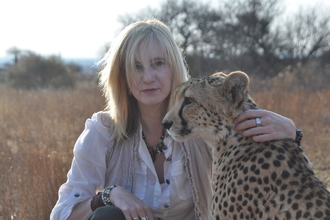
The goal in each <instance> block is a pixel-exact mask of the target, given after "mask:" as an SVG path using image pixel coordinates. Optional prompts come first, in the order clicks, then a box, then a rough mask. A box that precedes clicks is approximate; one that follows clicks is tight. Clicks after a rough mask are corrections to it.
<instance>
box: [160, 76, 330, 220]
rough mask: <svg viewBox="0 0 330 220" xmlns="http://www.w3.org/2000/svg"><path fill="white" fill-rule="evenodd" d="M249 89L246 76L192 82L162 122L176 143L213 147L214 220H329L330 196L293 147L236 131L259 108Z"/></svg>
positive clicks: (180, 91)
mask: <svg viewBox="0 0 330 220" xmlns="http://www.w3.org/2000/svg"><path fill="white" fill-rule="evenodd" d="M248 85H249V78H248V76H247V75H246V74H245V73H243V72H233V73H231V74H229V75H226V74H223V73H217V74H214V75H212V76H207V77H202V78H197V79H191V80H189V81H187V82H185V83H183V84H182V85H181V86H179V87H178V88H177V89H176V90H175V92H174V93H173V95H172V100H173V105H172V106H173V107H172V108H171V109H170V110H169V112H168V113H167V114H166V116H165V117H164V120H163V125H164V127H165V128H166V129H168V133H169V134H170V135H171V136H172V137H173V138H174V139H175V140H177V141H185V140H187V139H189V138H201V139H203V140H204V141H205V142H206V143H207V144H208V145H209V146H210V147H212V154H213V181H212V185H213V199H212V206H213V207H212V210H213V216H214V219H216V220H219V219H221V220H224V219H323V220H326V219H330V193H329V191H327V189H326V187H325V185H324V184H323V183H322V182H320V181H319V180H318V179H317V177H316V176H315V174H314V172H313V171H312V169H311V167H310V166H309V164H308V161H307V159H306V157H305V155H304V154H303V151H302V149H301V148H300V147H299V146H298V145H297V144H296V143H295V142H294V141H292V140H289V139H287V140H277V141H270V142H264V143H257V142H254V141H253V140H252V139H251V138H245V137H242V136H241V135H240V134H239V133H237V132H235V131H234V130H233V127H234V126H235V125H234V124H233V120H234V118H236V117H237V116H238V115H239V114H240V113H241V112H242V111H243V108H250V109H251V108H252V109H256V108H257V105H256V104H255V102H254V101H253V100H252V98H251V97H250V96H249V95H248Z"/></svg>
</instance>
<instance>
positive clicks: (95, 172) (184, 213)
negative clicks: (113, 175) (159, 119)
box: [50, 114, 196, 220]
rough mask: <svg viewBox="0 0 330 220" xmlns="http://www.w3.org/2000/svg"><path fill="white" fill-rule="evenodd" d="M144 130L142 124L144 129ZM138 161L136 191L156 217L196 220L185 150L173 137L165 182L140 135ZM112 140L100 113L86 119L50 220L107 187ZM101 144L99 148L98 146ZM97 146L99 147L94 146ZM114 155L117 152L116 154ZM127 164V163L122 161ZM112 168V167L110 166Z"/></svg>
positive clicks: (167, 153)
mask: <svg viewBox="0 0 330 220" xmlns="http://www.w3.org/2000/svg"><path fill="white" fill-rule="evenodd" d="M139 130H140V131H141V126H140V129H139ZM140 135H141V137H140V142H139V146H138V154H137V158H136V159H137V163H136V164H138V165H137V166H136V167H135V172H134V174H133V175H134V178H135V180H136V181H134V185H133V189H134V194H135V195H136V196H137V197H138V198H139V199H141V200H142V201H143V202H144V203H145V204H146V205H148V206H149V207H150V208H151V211H152V213H153V215H154V217H155V219H157V218H159V219H164V220H166V219H171V220H194V219H196V218H195V214H194V207H195V206H194V202H193V196H192V190H191V185H190V184H189V179H188V175H187V174H186V172H185V167H184V166H185V163H184V161H185V156H184V152H183V149H182V148H180V147H173V146H178V145H174V144H173V142H174V140H173V139H172V138H171V137H169V136H168V137H166V138H165V139H164V144H165V145H166V146H167V147H168V149H167V150H165V152H164V153H165V157H166V161H165V162H164V179H165V183H163V184H160V183H159V180H158V176H157V173H156V170H155V167H154V164H153V162H152V159H151V157H150V154H149V152H148V150H147V147H146V144H145V142H144V141H143V138H142V133H141V134H140ZM109 143H111V136H110V133H109V131H108V129H107V127H105V126H104V125H103V124H102V122H101V120H100V119H99V115H98V114H94V115H93V117H92V118H91V119H89V120H87V121H86V126H85V129H84V131H83V132H82V134H81V135H80V137H79V138H78V140H77V142H76V144H75V147H74V158H73V162H72V166H71V169H70V171H69V172H68V175H67V182H66V183H65V184H63V185H62V186H61V187H60V189H59V199H58V201H57V203H56V205H55V207H54V208H53V210H52V213H51V216H50V219H60V220H63V219H67V218H68V217H69V216H70V214H71V211H72V209H73V207H74V206H75V205H76V204H78V203H79V202H82V201H85V200H87V199H90V198H91V197H92V196H94V195H95V193H96V192H95V189H96V191H99V190H103V189H102V187H103V186H104V187H106V186H107V185H106V184H107V182H108V180H107V179H104V173H103V172H104V171H105V170H106V168H105V167H104V165H105V161H103V160H102V159H104V157H105V155H106V153H107V149H108V148H109ZM95 146H97V147H95ZM94 148H95V149H94ZM113 156H114V157H115V156H116V155H113ZM121 163H123V162H121ZM109 168H110V167H109Z"/></svg>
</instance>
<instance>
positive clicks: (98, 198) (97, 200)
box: [91, 192, 105, 212]
mask: <svg viewBox="0 0 330 220" xmlns="http://www.w3.org/2000/svg"><path fill="white" fill-rule="evenodd" d="M102 206H105V204H104V203H103V201H102V192H98V193H97V194H96V195H95V196H93V198H92V201H91V209H92V211H93V212H94V211H95V210H96V209H97V208H99V207H102Z"/></svg>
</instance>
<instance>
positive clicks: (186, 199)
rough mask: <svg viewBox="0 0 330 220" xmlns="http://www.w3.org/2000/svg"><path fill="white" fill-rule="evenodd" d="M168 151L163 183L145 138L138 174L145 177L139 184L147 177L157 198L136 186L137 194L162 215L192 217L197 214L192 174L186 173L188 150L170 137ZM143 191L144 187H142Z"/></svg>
mask: <svg viewBox="0 0 330 220" xmlns="http://www.w3.org/2000/svg"><path fill="white" fill-rule="evenodd" d="M164 144H165V145H166V146H167V150H165V151H164V153H165V157H166V161H165V163H164V179H165V183H163V184H160V183H159V180H158V177H157V173H156V170H155V166H154V164H153V162H152V159H151V157H150V154H149V152H148V150H147V146H146V144H145V142H144V140H143V139H142V138H140V144H139V156H138V160H139V163H138V164H140V167H139V169H138V170H137V173H136V175H140V178H141V180H140V181H137V184H139V183H142V182H143V181H147V182H148V183H147V189H148V190H153V191H154V194H153V195H154V196H153V198H145V197H144V196H145V195H146V194H145V193H143V192H141V191H139V190H135V195H136V196H137V197H139V198H140V199H141V200H142V201H143V202H144V203H145V204H147V205H148V206H149V207H150V208H151V211H152V213H153V215H154V217H155V218H156V217H158V218H161V219H173V220H185V219H186V220H192V219H195V217H194V202H193V199H192V192H191V187H190V184H189V182H188V177H187V176H186V175H185V169H184V164H185V160H184V158H185V157H184V154H183V150H182V148H178V147H177V148H174V149H173V147H172V146H173V139H172V138H170V137H166V138H165V139H164ZM142 191H143V190H142Z"/></svg>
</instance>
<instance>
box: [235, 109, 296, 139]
mask: <svg viewBox="0 0 330 220" xmlns="http://www.w3.org/2000/svg"><path fill="white" fill-rule="evenodd" d="M256 118H259V119H260V120H261V123H260V124H259V125H258V126H257V121H256ZM234 123H235V124H236V126H235V128H234V129H235V131H237V132H242V135H243V136H244V137H248V136H252V139H253V140H254V141H257V142H265V141H271V140H278V139H285V138H291V139H293V140H294V139H295V138H296V126H295V124H294V123H293V121H292V120H291V119H289V118H286V117H283V116H281V115H279V114H276V113H274V112H271V111H267V110H262V109H259V110H252V109H248V110H246V111H244V112H242V113H241V114H240V115H239V116H238V117H237V118H236V119H235V120H234Z"/></svg>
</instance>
